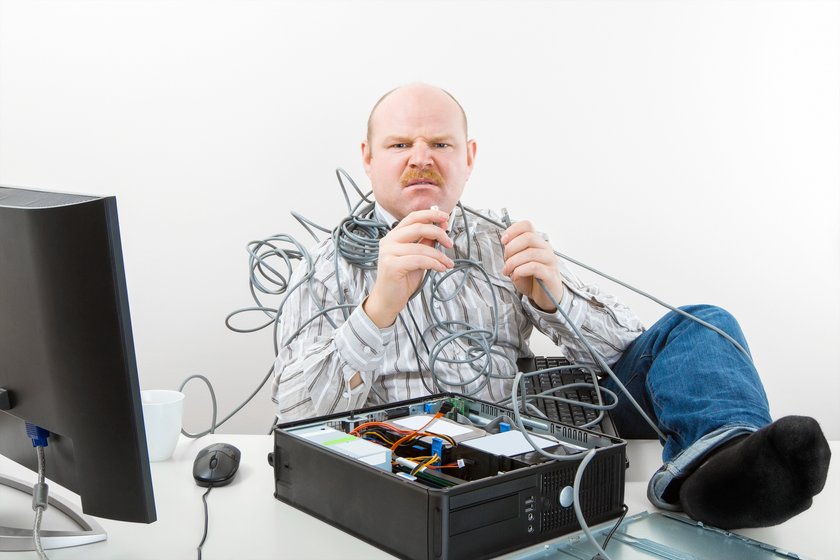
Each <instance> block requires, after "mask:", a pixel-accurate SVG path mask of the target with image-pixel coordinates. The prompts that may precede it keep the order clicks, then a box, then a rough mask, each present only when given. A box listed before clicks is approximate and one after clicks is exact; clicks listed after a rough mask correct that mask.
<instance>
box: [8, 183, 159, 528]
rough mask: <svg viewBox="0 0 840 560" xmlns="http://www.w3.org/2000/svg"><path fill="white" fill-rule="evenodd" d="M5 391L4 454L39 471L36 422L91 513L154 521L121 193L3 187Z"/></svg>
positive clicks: (56, 469)
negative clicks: (32, 428)
mask: <svg viewBox="0 0 840 560" xmlns="http://www.w3.org/2000/svg"><path fill="white" fill-rule="evenodd" d="M2 390H5V391H6V396H7V397H8V402H7V403H5V404H3V403H2V402H0V409H5V410H0V454H2V455H4V456H6V457H9V458H11V459H13V460H14V461H16V462H18V463H20V464H22V465H24V466H26V467H28V468H30V469H32V470H34V471H36V472H37V469H38V466H37V456H36V453H35V450H34V449H33V445H32V442H31V440H30V439H29V438H28V437H27V435H26V432H25V428H24V426H25V422H26V421H28V422H31V423H32V424H35V425H37V426H40V427H42V428H44V429H46V430H48V431H49V432H51V434H52V435H51V436H50V438H49V440H48V445H47V447H46V449H45V458H46V476H47V478H48V479H49V480H52V481H54V482H56V483H58V484H61V485H62V486H64V487H66V488H68V489H70V490H72V491H73V492H76V493H77V494H79V495H80V497H81V502H82V510H83V511H84V512H85V513H86V514H89V515H93V516H97V517H105V518H109V519H117V520H122V521H133V522H141V523H151V522H152V521H154V520H155V518H156V516H155V506H154V494H153V492H152V480H151V470H150V467H149V459H148V451H147V449H146V435H145V430H144V426H143V414H142V405H141V400H140V386H139V381H138V377H137V365H136V362H135V354H134V341H133V338H132V330H131V320H130V317H129V307H128V296H127V291H126V281H125V271H124V269H123V257H122V248H121V243H120V232H119V225H118V222H117V204H116V199H115V198H114V197H112V196H106V197H100V196H83V195H76V194H63V193H55V192H45V191H39V190H29V189H20V188H9V187H0V392H2ZM2 474H3V473H0V475H2ZM1 524H2V520H0V525H1Z"/></svg>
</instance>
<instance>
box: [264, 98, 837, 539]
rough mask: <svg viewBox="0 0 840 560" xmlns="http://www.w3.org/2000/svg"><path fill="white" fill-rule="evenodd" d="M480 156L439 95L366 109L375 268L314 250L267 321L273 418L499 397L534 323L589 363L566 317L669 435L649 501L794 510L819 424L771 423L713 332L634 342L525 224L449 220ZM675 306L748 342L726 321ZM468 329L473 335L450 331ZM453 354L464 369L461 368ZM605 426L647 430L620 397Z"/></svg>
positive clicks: (694, 330) (728, 523) (734, 515)
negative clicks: (451, 395) (440, 395)
mask: <svg viewBox="0 0 840 560" xmlns="http://www.w3.org/2000/svg"><path fill="white" fill-rule="evenodd" d="M475 156H476V143H475V141H474V140H470V139H468V135H467V121H466V116H465V114H464V111H463V109H462V108H461V106H460V105H459V104H458V102H457V101H456V100H455V99H454V98H453V97H452V96H451V95H450V94H448V93H447V92H445V91H443V90H440V89H438V88H434V87H431V86H428V85H425V84H413V85H409V86H404V87H400V88H397V89H395V90H393V91H391V92H389V93H387V94H386V95H385V96H383V98H382V99H380V100H379V102H378V103H377V104H376V105H375V107H374V108H373V110H372V112H371V115H370V118H369V121H368V135H367V138H366V140H365V141H364V142H362V158H363V162H364V167H365V171H366V172H367V175H368V176H369V177H370V180H371V185H372V189H373V194H374V197H375V199H376V210H375V216H374V217H375V218H376V219H378V220H379V221H381V222H383V223H385V224H389V225H390V224H393V226H392V229H390V231H389V232H388V233H387V235H385V236H384V237H383V238H382V239H381V240H380V242H379V255H378V260H377V263H376V270H372V269H363V268H361V267H354V266H352V265H350V264H348V263H347V262H346V261H345V260H344V259H342V258H339V259H338V265H336V263H335V250H336V249H335V247H334V244H333V242H332V240H328V241H326V242H324V243H322V244H321V245H320V246H319V247H317V248H316V250H315V251H314V254H313V261H314V262H313V266H312V270H313V278H314V281H313V282H309V283H306V284H304V285H303V286H302V289H301V290H298V291H296V292H295V293H292V294H291V295H290V296H289V299H288V301H287V303H286V305H285V306H284V311H283V315H282V320H281V324H280V337H281V340H283V341H288V342H289V343H288V344H286V345H285V346H284V347H283V348H282V349H281V351H280V354H279V355H278V358H277V362H276V368H275V381H274V401H275V402H276V403H277V405H278V416H279V417H280V418H281V420H290V419H293V418H298V417H306V416H312V415H320V414H327V413H331V412H335V411H340V410H348V409H351V408H357V407H361V406H365V405H368V406H369V405H374V404H379V403H382V402H391V401H396V400H402V399H406V398H412V397H417V396H421V395H424V394H428V393H429V392H430V391H431V390H432V389H435V390H440V389H443V390H457V391H461V392H464V393H467V394H473V395H476V396H477V397H479V398H483V399H486V400H493V401H499V400H502V399H504V398H505V397H506V396H507V395H509V393H510V387H511V379H512V376H513V375H512V374H513V373H515V369H513V365H512V364H514V363H515V360H516V359H517V358H518V357H523V356H529V355H530V350H529V348H528V337H529V335H530V333H531V331H532V328H533V327H536V328H538V329H539V330H540V331H541V332H543V333H545V334H546V335H548V336H549V337H550V338H551V339H552V340H554V341H555V342H556V343H557V344H558V346H559V348H560V351H561V352H562V353H563V354H564V355H566V356H567V357H569V358H571V359H572V360H574V361H576V362H588V363H592V358H591V357H590V355H589V352H588V351H587V350H586V349H585V348H584V346H583V345H582V344H581V342H580V341H579V340H578V339H577V337H576V336H575V334H574V332H573V330H572V329H571V327H570V325H569V324H568V323H567V321H566V319H565V317H568V318H569V320H570V321H572V322H574V323H575V324H576V325H577V326H578V327H579V329H580V331H581V332H583V333H584V336H586V337H587V340H588V341H589V342H590V344H591V345H592V346H593V347H594V348H595V350H596V351H598V352H599V353H600V354H601V355H602V356H603V357H604V359H605V361H606V362H607V363H609V364H614V367H613V369H614V370H615V372H616V374H617V375H618V376H619V378H620V379H622V381H623V382H624V383H625V384H626V386H627V388H628V389H629V390H630V392H631V393H632V394H633V395H634V397H635V399H636V400H637V401H638V402H640V403H641V404H642V406H643V407H644V409H645V411H646V413H647V414H648V415H649V416H650V417H652V418H655V419H656V422H657V424H658V428H659V430H660V431H661V432H662V433H663V434H664V435H665V439H664V441H663V444H664V450H663V462H664V465H663V467H662V468H661V469H660V470H659V471H658V472H657V473H656V474H655V475H654V477H653V478H652V480H651V483H650V485H649V492H648V495H649V497H650V499H651V501H652V502H653V503H654V504H655V505H657V506H659V507H662V508H666V509H683V510H685V511H686V512H687V513H688V514H689V515H691V516H692V517H694V518H695V519H698V520H701V521H704V522H707V523H710V524H712V525H716V526H718V527H722V528H735V527H750V526H753V527H754V526H765V525H772V524H775V523H780V522H782V521H784V520H785V519H788V518H789V517H791V516H793V515H795V514H797V513H800V512H801V511H804V510H805V509H807V508H808V507H809V506H810V504H811V498H812V496H813V495H815V494H816V493H818V492H819V491H820V490H821V489H822V487H823V485H824V483H825V478H826V474H827V469H828V462H829V458H830V451H829V448H828V444H827V442H826V441H825V437H824V436H823V434H822V431H821V430H820V428H819V426H818V425H817V423H816V422H815V421H814V420H813V419H811V418H806V417H786V418H782V419H780V420H778V421H776V422H775V423H772V422H771V418H770V414H769V408H768V404H767V399H766V396H765V394H764V390H763V388H762V385H761V382H760V380H759V378H758V374H757V373H756V371H755V369H754V367H753V364H752V361H751V360H750V359H749V358H748V357H747V356H745V355H744V353H742V352H741V351H739V350H738V349H737V348H736V346H735V345H733V344H732V343H731V342H730V341H727V340H726V339H724V338H723V337H722V336H721V335H720V334H718V333H715V332H713V331H712V330H710V329H708V328H705V327H703V326H701V325H699V324H698V323H696V322H694V321H692V320H690V319H686V318H685V317H683V316H681V315H679V314H676V313H670V314H668V315H666V316H665V317H664V318H663V319H661V320H660V321H659V322H657V323H656V324H655V325H654V326H653V327H652V328H651V329H649V330H647V331H645V329H644V328H643V327H642V325H641V324H640V322H639V321H638V319H637V318H636V317H635V316H634V315H633V314H632V312H630V310H629V309H628V308H627V307H626V306H624V305H622V304H621V303H619V302H618V301H617V300H616V299H615V298H613V297H612V296H609V295H607V294H604V293H602V292H601V291H600V290H598V289H597V288H596V287H594V286H585V285H583V284H582V283H581V282H580V281H579V280H578V279H577V278H575V277H574V275H572V274H571V273H570V272H569V271H568V270H567V269H566V268H565V266H564V265H563V263H562V262H560V261H558V259H557V258H556V257H555V254H554V251H553V249H552V247H551V245H550V244H549V243H548V241H546V240H545V238H544V237H543V236H542V235H540V234H538V233H537V232H536V231H535V230H534V227H533V226H532V225H531V224H530V223H529V222H527V221H521V222H516V223H514V224H512V225H511V226H510V227H507V228H506V229H504V230H502V229H500V228H499V227H498V226H497V225H494V224H493V223H491V222H490V221H487V220H482V219H481V218H478V217H475V216H471V215H470V216H468V215H465V214H464V213H463V212H462V211H461V210H460V209H459V208H456V204H457V202H458V200H459V199H460V197H461V194H462V192H463V189H464V186H465V184H466V181H467V180H468V179H469V176H470V173H471V172H472V169H473V165H474V163H475ZM456 260H457V261H458V262H459V263H463V262H465V261H469V263H472V264H470V266H474V267H475V270H478V269H481V270H482V271H484V272H486V281H480V278H479V277H480V276H481V275H479V274H469V275H468V276H467V277H463V275H462V276H458V275H451V276H447V274H448V272H449V271H452V270H453V268H454V267H455V264H456ZM303 268H304V267H298V270H297V271H296V277H293V278H292V280H291V284H292V285H294V284H295V283H296V281H297V280H299V279H300V278H302V275H303V272H302V269H303ZM482 274H483V273H482ZM429 278H433V279H434V278H437V279H440V281H439V282H438V283H436V282H435V281H434V280H429ZM476 278H479V279H478V280H477V279H476ZM540 283H542V284H543V285H544V286H545V290H543V288H542V287H541V286H540ZM546 291H547V292H548V293H550V294H551V295H552V297H551V298H550V297H548V295H547V294H546ZM552 300H553V301H552ZM554 302H557V303H558V305H559V306H560V307H561V309H562V310H563V311H564V312H565V313H561V312H560V310H558V309H557V308H556V307H555V305H554ZM348 303H349V304H350V306H349V307H350V309H348V312H347V313H346V315H344V316H342V315H341V314H336V313H333V314H328V315H329V316H327V315H323V314H322V315H320V316H318V317H317V318H316V319H315V320H313V321H311V322H309V323H306V324H305V321H306V320H307V319H308V318H309V317H312V316H313V315H315V314H316V313H317V311H318V310H319V309H323V308H327V307H330V306H334V305H345V308H346V307H347V304H348ZM686 310H687V311H688V312H690V313H692V314H693V315H695V316H698V317H700V318H701V319H703V320H705V321H707V322H709V323H711V324H713V325H715V326H716V327H718V328H720V329H722V330H723V331H724V332H727V333H728V334H729V335H730V336H731V337H733V338H734V339H735V340H737V341H738V342H739V343H740V344H741V346H743V347H746V342H745V341H744V338H743V334H742V333H741V331H740V328H739V327H738V324H737V322H736V321H735V320H734V318H733V317H731V315H729V314H728V313H726V312H725V311H723V310H721V309H719V308H715V307H710V306H695V307H690V308H686ZM441 318H444V320H441ZM302 325H303V328H302V329H301V326H302ZM452 325H456V328H454V329H453V328H450V327H451V326H452ZM463 325H468V326H477V327H478V332H480V333H484V334H481V335H480V336H478V337H472V338H471V337H463V336H461V335H462V334H463V332H462V331H464V330H469V329H465V328H459V327H460V326H463ZM459 331H461V332H459ZM491 332H492V335H489V334H487V333H491ZM453 333H454V334H453ZM488 339H489V340H491V342H492V348H487V347H486V346H487V345H486V344H484V343H483V342H482V341H486V340H488ZM465 356H466V357H472V358H475V359H474V360H473V361H471V362H470V363H469V364H465V363H464V358H465ZM476 356H477V357H476ZM607 387H608V388H611V389H613V390H616V387H614V386H612V384H610V383H608V384H607ZM613 417H614V419H615V421H616V424H617V425H618V429H619V431H620V432H621V434H622V435H623V436H625V437H651V436H652V435H654V432H653V430H652V429H651V428H650V427H649V426H648V425H647V424H646V423H645V421H644V420H643V419H642V418H641V416H640V415H639V414H638V412H636V411H635V410H634V409H633V408H632V407H631V406H630V405H629V404H628V403H627V399H621V400H620V402H619V406H618V407H617V408H616V409H615V411H614V413H613Z"/></svg>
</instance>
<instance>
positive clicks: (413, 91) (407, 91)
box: [367, 83, 469, 142]
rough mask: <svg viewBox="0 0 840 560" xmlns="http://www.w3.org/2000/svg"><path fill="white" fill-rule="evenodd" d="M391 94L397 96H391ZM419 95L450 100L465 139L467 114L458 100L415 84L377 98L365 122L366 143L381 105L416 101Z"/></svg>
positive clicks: (401, 87) (444, 91)
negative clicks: (392, 102)
mask: <svg viewBox="0 0 840 560" xmlns="http://www.w3.org/2000/svg"><path fill="white" fill-rule="evenodd" d="M393 94H397V95H395V96H393ZM419 95H423V96H443V95H445V96H446V97H448V98H449V100H451V102H452V103H454V104H455V106H456V107H457V108H458V111H459V112H460V113H461V119H462V121H463V123H464V138H466V137H467V136H468V135H469V134H468V132H467V114H466V113H465V112H464V108H463V107H461V104H460V103H458V100H457V99H455V96H453V95H452V94H451V93H449V92H448V91H446V90H445V89H441V88H438V87H435V86H430V85H428V84H423V83H416V84H409V85H405V86H399V87H395V88H394V89H392V90H391V91H389V92H387V93H386V94H385V95H383V96H382V97H380V98H379V101H377V102H376V104H375V105H374V106H373V109H371V111H370V116H369V117H368V122H367V141H368V142H370V141H371V138H372V137H373V128H374V124H375V120H376V114H377V109H379V106H380V105H382V104H383V103H390V102H391V101H396V102H403V99H402V98H406V97H407V98H410V99H417V98H418V96H419ZM392 96H393V97H395V99H390V101H388V100H389V98H391V97H392Z"/></svg>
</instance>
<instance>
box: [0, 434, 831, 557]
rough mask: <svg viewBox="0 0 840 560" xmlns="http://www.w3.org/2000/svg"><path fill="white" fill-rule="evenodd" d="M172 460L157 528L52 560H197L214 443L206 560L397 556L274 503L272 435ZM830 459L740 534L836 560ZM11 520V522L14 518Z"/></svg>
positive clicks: (162, 470)
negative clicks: (822, 482) (207, 456)
mask: <svg viewBox="0 0 840 560" xmlns="http://www.w3.org/2000/svg"><path fill="white" fill-rule="evenodd" d="M181 439H182V440H181V441H180V442H179V444H178V448H177V449H176V451H175V455H174V456H173V457H172V459H170V460H168V461H163V462H159V463H152V479H153V484H154V488H155V501H156V507H157V516H158V520H157V521H156V522H155V523H152V524H150V525H140V524H134V523H124V522H119V521H111V520H108V519H100V518H97V520H98V521H99V522H100V523H101V525H102V526H103V527H104V528H105V530H106V531H107V532H108V540H107V541H104V542H100V543H95V544H91V545H85V546H82V547H75V548H65V549H56V550H50V551H47V554H48V555H49V557H50V558H51V559H52V560H64V559H86V560H88V559H98V558H103V559H104V558H108V559H115V558H116V559H127V560H128V559H168V558H173V559H190V558H196V556H197V554H196V546H197V545H198V542H199V541H200V540H201V534H202V531H203V523H204V511H203V506H202V502H201V495H202V494H203V492H204V490H205V489H204V488H199V487H198V486H196V484H195V483H194V482H193V478H192V464H193V459H194V458H195V455H196V453H198V451H199V450H200V449H202V448H203V447H205V446H206V445H209V444H210V443H214V442H219V441H224V442H228V443H232V444H233V445H235V446H237V447H238V448H239V449H240V450H241V451H242V462H241V465H240V470H239V473H238V474H237V476H236V478H235V479H234V481H233V482H232V483H231V484H230V485H229V486H225V487H222V488H216V489H214V490H213V491H212V492H211V493H210V495H209V496H208V498H207V502H208V505H209V511H210V526H209V535H208V537H207V541H206V542H205V544H204V549H203V558H204V559H205V560H215V559H237V558H248V559H259V558H271V559H290V560H301V559H322V558H323V559H330V558H342V559H364V560H375V559H377V558H393V557H392V556H391V555H389V554H387V553H385V552H383V551H382V550H379V549H378V548H375V547H373V546H371V545H369V544H367V543H365V542H363V541H361V540H359V539H357V538H355V537H353V536H351V535H349V534H347V533H344V532H343V531H340V530H338V529H336V528H334V527H332V526H330V525H328V524H326V523H324V522H322V521H319V520H317V519H315V518H314V517H311V516H309V515H307V514H305V513H303V512H300V511H298V510H296V509H295V508H293V507H291V506H289V505H286V504H284V503H282V502H280V501H278V500H277V499H275V498H274V477H273V470H272V469H271V468H270V467H269V465H268V462H267V459H266V457H267V455H268V453H269V452H271V451H272V441H273V440H272V437H271V436H267V435H210V436H206V437H204V438H201V439H200V440H188V439H186V438H183V437H182V438H181ZM831 449H832V452H833V454H834V460H833V461H832V464H831V469H830V472H829V477H828V483H827V484H826V487H825V489H824V490H823V491H822V493H821V494H819V495H818V496H816V498H815V499H814V505H813V506H812V507H811V509H810V510H808V511H806V512H805V513H803V514H801V515H799V516H797V517H794V518H793V519H791V520H789V521H787V522H786V523H783V524H781V525H778V526H776V527H770V528H766V529H749V530H742V531H738V533H741V534H743V535H746V536H748V537H750V538H753V539H756V540H759V541H762V542H766V543H769V544H772V545H775V546H777V547H782V548H786V549H788V550H790V551H792V552H796V553H798V554H799V555H800V556H802V557H805V558H813V559H827V558H838V557H840V553H839V552H838V548H837V540H836V535H837V531H838V528H840V466H839V465H838V463H840V454H838V451H840V442H837V441H834V442H831ZM627 454H628V457H629V460H630V469H628V471H627V473H626V475H627V476H626V479H627V486H626V491H625V502H626V503H627V505H628V506H629V507H630V514H634V513H639V512H642V511H645V510H647V511H655V508H654V507H653V506H652V505H651V504H650V502H648V501H647V498H646V497H645V490H646V487H647V480H648V478H649V476H650V475H651V473H653V472H654V471H655V470H656V469H657V468H658V466H659V464H660V446H659V444H658V442H656V441H630V442H628V450H627ZM0 473H3V474H5V475H9V476H13V477H16V478H20V479H24V480H26V481H30V480H32V481H34V479H35V478H36V477H35V475H34V473H32V472H31V471H29V470H27V469H24V468H23V467H20V466H19V465H17V464H16V463H13V462H11V461H10V460H8V459H6V458H4V457H0ZM50 492H51V493H53V494H57V495H60V496H62V497H65V498H67V499H68V500H69V501H70V502H71V503H74V504H77V505H78V504H79V500H78V497H77V496H76V495H75V494H73V493H70V492H68V491H66V490H64V489H62V488H60V487H57V486H56V485H54V484H52V485H50ZM12 516H13V517H12ZM10 519H14V521H15V523H14V524H17V525H18V526H21V527H29V526H30V524H31V522H32V519H33V513H32V509H31V498H30V497H27V496H25V495H24V494H23V493H20V492H16V491H14V490H11V489H8V488H2V487H0V521H2V522H3V524H6V525H11V524H13V523H10V522H9V520H10ZM67 523H69V521H67V520H66V519H63V514H61V513H60V512H56V511H54V509H52V508H51V509H50V510H47V513H46V515H45V518H44V524H43V528H45V529H48V528H53V529H68V528H71V526H70V525H68V524H67ZM11 558H29V559H34V558H37V556H36V555H35V553H34V552H28V553H21V552H0V560H6V559H11Z"/></svg>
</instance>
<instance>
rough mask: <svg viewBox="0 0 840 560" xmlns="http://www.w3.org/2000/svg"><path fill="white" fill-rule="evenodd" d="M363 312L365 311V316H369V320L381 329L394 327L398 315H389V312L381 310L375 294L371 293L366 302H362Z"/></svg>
mask: <svg viewBox="0 0 840 560" xmlns="http://www.w3.org/2000/svg"><path fill="white" fill-rule="evenodd" d="M371 300H373V301H371ZM362 311H364V312H365V315H367V316H368V318H369V319H370V320H371V321H373V324H374V325H376V326H377V327H379V328H380V329H387V328H388V327H390V326H391V325H393V324H394V321H396V320H397V315H398V314H393V313H388V312H387V311H384V310H382V309H380V307H379V306H378V305H377V304H376V297H375V296H374V294H373V293H371V294H370V295H369V296H368V297H367V298H365V301H363V302H362Z"/></svg>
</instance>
